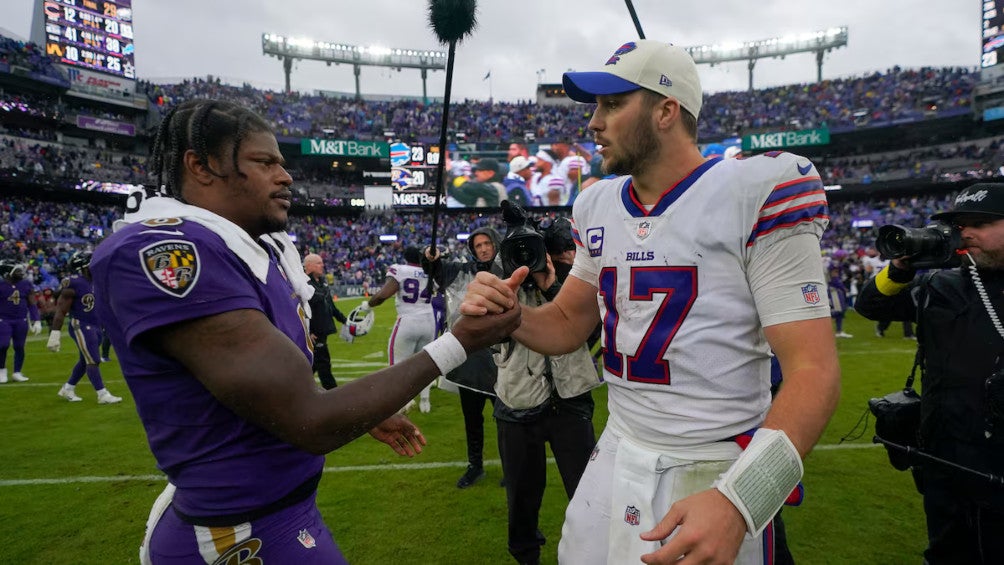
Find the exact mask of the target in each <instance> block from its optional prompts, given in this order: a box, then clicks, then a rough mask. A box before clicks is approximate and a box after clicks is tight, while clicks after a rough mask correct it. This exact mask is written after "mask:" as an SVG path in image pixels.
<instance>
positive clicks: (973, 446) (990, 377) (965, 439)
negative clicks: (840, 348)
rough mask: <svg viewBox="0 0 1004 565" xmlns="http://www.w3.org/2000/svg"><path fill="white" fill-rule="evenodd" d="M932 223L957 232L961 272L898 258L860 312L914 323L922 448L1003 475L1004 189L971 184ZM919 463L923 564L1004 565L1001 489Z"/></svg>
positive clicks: (865, 292) (861, 300)
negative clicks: (921, 268) (920, 268)
mask: <svg viewBox="0 0 1004 565" xmlns="http://www.w3.org/2000/svg"><path fill="white" fill-rule="evenodd" d="M932 218H933V219H935V220H939V221H942V222H945V223H948V224H951V225H954V226H955V227H956V228H957V229H958V230H959V234H960V236H961V245H960V251H959V253H960V254H961V260H962V266H961V267H960V268H957V269H945V270H935V271H932V272H930V273H927V274H925V275H922V276H919V277H916V278H915V277H914V275H915V269H914V268H913V267H912V266H911V259H910V258H909V257H906V258H899V259H893V260H892V262H891V263H890V264H889V266H887V267H886V268H884V269H883V270H882V271H880V272H879V273H878V275H876V276H875V277H874V278H872V279H871V280H869V281H868V283H867V284H865V286H864V288H863V289H862V290H861V293H860V294H859V295H858V301H857V303H856V304H855V308H856V309H857V310H858V312H860V313H861V314H862V315H863V316H865V317H866V318H869V319H871V320H880V319H885V318H888V319H891V320H902V321H906V320H918V329H919V333H918V334H917V339H918V340H919V343H920V346H921V347H923V352H924V362H925V363H926V372H925V373H924V375H923V382H922V395H921V423H920V434H919V439H920V447H921V449H922V450H923V451H924V452H926V453H928V454H931V455H934V456H936V457H938V458H941V459H945V460H948V461H951V462H953V463H956V464H958V465H962V466H964V467H968V468H970V469H973V470H976V471H979V472H982V473H988V474H993V475H996V476H1001V475H1002V474H1004V421H1002V418H1001V415H1000V409H1001V406H1000V405H1001V403H1002V402H1001V400H1000V399H1001V397H1002V395H1001V388H998V387H1001V386H1004V381H1002V380H1001V379H1004V373H1002V368H1004V366H1002V358H1004V328H1002V327H1001V323H1000V322H999V321H997V320H996V319H997V318H998V317H1000V316H1001V315H1002V314H1004V184H975V185H972V186H970V187H969V188H966V189H964V190H963V191H962V192H961V193H960V194H959V195H958V196H957V197H956V199H955V204H954V208H952V210H950V211H948V212H942V213H940V214H935V215H934V216H932ZM914 259H915V260H916V256H914ZM981 287H983V288H985V293H984V292H981ZM981 294H984V295H985V297H986V299H984V298H982V297H981ZM990 312H996V313H997V314H996V316H991V315H990ZM914 463H915V464H918V463H919V464H920V467H919V469H918V468H916V467H915V474H916V476H917V479H918V481H917V484H918V488H919V489H920V491H921V493H922V494H923V496H924V512H925V514H926V515H927V535H928V547H927V549H926V550H925V551H924V558H925V563H927V564H929V565H941V564H945V563H960V564H961V563H966V564H979V563H982V564H990V563H1004V487H1001V486H999V485H994V484H992V483H991V482H990V481H987V480H983V479H980V478H977V477H975V476H972V475H970V474H967V473H964V472H958V471H954V470H952V469H951V468H947V467H946V466H944V465H938V464H936V463H931V462H923V461H915V462H914Z"/></svg>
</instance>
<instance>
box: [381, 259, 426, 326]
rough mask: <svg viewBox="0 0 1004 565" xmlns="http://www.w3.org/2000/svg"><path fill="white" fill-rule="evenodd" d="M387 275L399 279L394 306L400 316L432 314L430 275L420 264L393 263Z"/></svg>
mask: <svg viewBox="0 0 1004 565" xmlns="http://www.w3.org/2000/svg"><path fill="white" fill-rule="evenodd" d="M387 277H388V278H393V279H394V280H396V281H397V295H396V296H395V297H394V306H395V307H396V308H397V317H398V318H407V317H410V316H432V315H433V313H432V304H431V303H430V300H431V298H432V297H431V295H430V294H429V291H428V285H429V275H427V274H425V271H423V270H422V267H419V266H418V265H391V266H390V268H389V269H387Z"/></svg>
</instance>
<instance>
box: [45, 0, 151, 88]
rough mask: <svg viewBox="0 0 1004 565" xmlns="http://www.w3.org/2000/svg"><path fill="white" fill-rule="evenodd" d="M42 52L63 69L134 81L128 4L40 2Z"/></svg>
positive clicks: (109, 0)
mask: <svg viewBox="0 0 1004 565" xmlns="http://www.w3.org/2000/svg"><path fill="white" fill-rule="evenodd" d="M41 2H42V14H43V15H44V17H45V52H46V53H48V54H49V55H54V56H56V57H59V60H60V62H62V63H65V64H67V65H72V66H76V67H81V68H85V69H90V70H93V71H98V72H102V73H108V74H112V75H116V76H120V77H122V78H127V79H135V78H136V64H135V62H134V61H135V59H134V47H133V34H132V0H41Z"/></svg>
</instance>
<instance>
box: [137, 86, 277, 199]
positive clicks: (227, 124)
mask: <svg viewBox="0 0 1004 565" xmlns="http://www.w3.org/2000/svg"><path fill="white" fill-rule="evenodd" d="M271 131H272V128H271V126H269V124H268V122H266V121H265V120H264V119H262V118H261V117H260V116H259V115H257V114H255V113H254V112H252V111H251V110H248V109H247V108H244V107H242V106H239V105H237V104H234V103H233V102H227V101H223V100H205V99H199V100H190V101H188V102H185V103H183V104H180V105H178V106H176V107H174V108H172V109H171V111H170V112H168V113H167V115H166V116H164V119H163V120H161V122H160V127H159V128H158V130H157V137H156V139H155V141H154V143H153V151H152V154H151V158H150V161H151V167H150V174H151V175H152V176H154V177H156V178H155V182H156V184H155V185H154V186H155V188H156V189H157V190H159V191H161V192H163V193H164V195H166V196H169V197H172V198H176V199H178V200H184V199H183V198H182V196H181V176H182V171H183V167H184V164H183V163H184V158H185V153H186V152H187V151H189V150H191V151H194V152H195V154H196V155H197V156H198V158H199V161H200V162H201V163H202V164H203V165H204V166H205V167H206V168H207V169H208V170H209V172H210V173H212V174H214V175H216V176H218V177H220V178H223V177H224V176H226V175H223V174H221V173H218V172H216V171H214V170H213V169H212V167H211V166H210V165H209V157H210V156H213V157H216V158H218V159H221V160H222V159H223V158H225V155H224V150H225V149H226V148H227V146H228V145H230V144H232V145H233V148H232V150H231V154H230V155H229V157H230V159H231V160H232V162H233V167H234V171H236V173H237V174H238V175H241V176H244V173H243V172H241V170H240V166H239V165H238V163H237V155H238V154H239V153H240V148H241V143H242V142H243V141H244V139H245V137H246V136H247V135H248V134H251V133H258V132H271Z"/></svg>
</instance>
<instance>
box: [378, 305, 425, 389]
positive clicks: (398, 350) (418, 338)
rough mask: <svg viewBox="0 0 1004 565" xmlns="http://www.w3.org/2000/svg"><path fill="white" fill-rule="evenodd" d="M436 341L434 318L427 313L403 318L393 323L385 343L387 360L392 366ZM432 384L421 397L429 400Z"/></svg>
mask: <svg viewBox="0 0 1004 565" xmlns="http://www.w3.org/2000/svg"><path fill="white" fill-rule="evenodd" d="M434 339H436V318H435V316H434V315H433V314H432V312H431V311H430V312H429V315H428V316H421V315H420V316H403V317H400V318H398V319H397V321H396V322H394V329H393V330H391V332H390V340H389V341H388V342H387V358H388V359H389V360H390V364H391V365H393V364H395V363H397V362H398V361H403V360H405V359H407V358H408V357H411V356H412V355H414V354H416V353H418V352H419V351H421V350H422V348H423V347H425V346H426V345H428V344H430V343H432V341H433V340H434ZM431 390H432V383H430V384H429V386H427V387H425V388H424V389H422V395H421V397H422V398H424V399H425V400H428V399H429V391H431Z"/></svg>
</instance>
